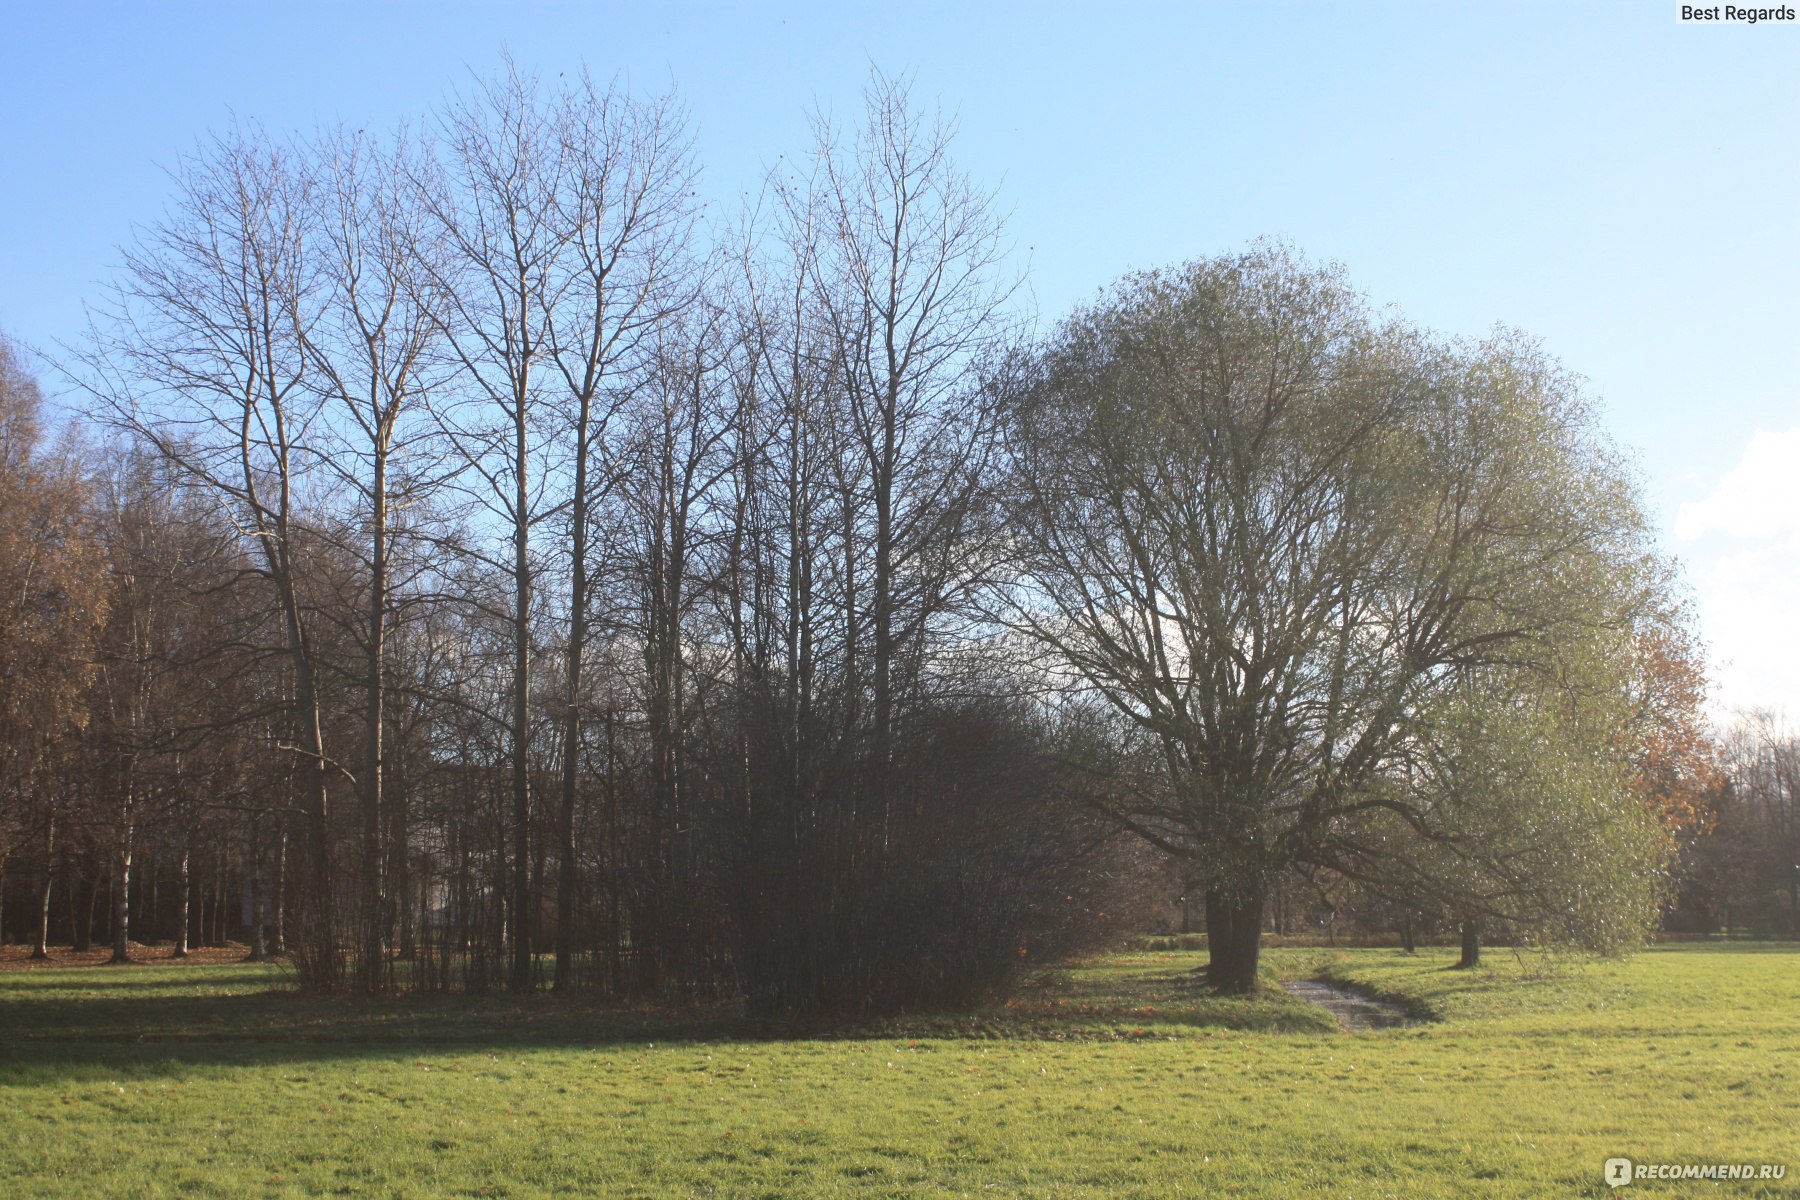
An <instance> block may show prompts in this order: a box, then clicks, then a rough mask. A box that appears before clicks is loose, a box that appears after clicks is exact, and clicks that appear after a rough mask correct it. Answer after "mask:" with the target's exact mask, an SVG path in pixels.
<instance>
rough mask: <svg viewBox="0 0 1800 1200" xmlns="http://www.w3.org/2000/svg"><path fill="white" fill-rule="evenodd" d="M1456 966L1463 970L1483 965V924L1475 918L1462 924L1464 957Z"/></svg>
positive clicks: (1457, 961) (1458, 960)
mask: <svg viewBox="0 0 1800 1200" xmlns="http://www.w3.org/2000/svg"><path fill="white" fill-rule="evenodd" d="M1456 965H1457V967H1458V969H1461V970H1466V969H1468V968H1470V967H1479V966H1480V965H1481V923H1480V922H1479V921H1476V920H1474V919H1473V918H1470V919H1467V920H1464V921H1463V923H1462V957H1461V958H1459V959H1457V960H1456Z"/></svg>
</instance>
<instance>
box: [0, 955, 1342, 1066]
mask: <svg viewBox="0 0 1800 1200" xmlns="http://www.w3.org/2000/svg"><path fill="white" fill-rule="evenodd" d="M286 979H287V977H286V976H285V974H284V973H283V972H282V970H281V968H279V967H276V966H269V965H261V966H248V965H245V966H220V967H208V968H203V969H200V970H193V969H180V968H177V969H170V970H167V971H161V972H155V973H151V972H108V973H104V974H102V973H100V972H99V971H98V969H91V968H81V969H75V970H67V971H57V972H41V973H23V972H21V973H17V974H10V973H9V974H8V975H5V976H0V1075H9V1074H13V1073H14V1072H15V1071H16V1070H17V1069H19V1068H22V1067H25V1066H26V1065H27V1064H34V1065H36V1066H37V1067H39V1068H49V1067H51V1066H53V1065H55V1064H58V1063H61V1064H66V1065H69V1066H71V1067H73V1066H76V1065H78V1064H83V1063H87V1064H101V1063H119V1062H122V1061H130V1062H132V1063H136V1064H140V1065H145V1066H147V1065H148V1064H150V1063H152V1062H155V1061H162V1060H166V1061H169V1062H172V1063H181V1064H184V1065H192V1064H194V1063H197V1062H202V1061H209V1062H232V1063H253V1062H259V1063H288V1062H301V1061H307V1060H313V1059H323V1058H343V1057H361V1056H370V1057H378V1058H392V1057H404V1056H406V1055H407V1054H408V1053H413V1052H416V1051H420V1050H425V1049H442V1048H465V1049H468V1050H484V1049H485V1050H492V1049H499V1048H505V1047H535V1048H559V1047H560V1048H569V1049H579V1048H595V1049H598V1048H604V1047H617V1046H628V1045H635V1044H648V1043H659V1042H662V1043H668V1042H730V1041H737V1042H759V1041H795V1040H806V1041H818V1040H857V1041H866V1040H885V1039H947V1040H1011V1041H1105V1040H1116V1041H1125V1040H1132V1039H1140V1038H1162V1037H1169V1036H1176V1035H1177V1032H1178V1031H1181V1030H1187V1031H1193V1030H1195V1029H1197V1028H1225V1029H1232V1030H1244V1031H1263V1032H1317V1031H1322V1030H1325V1029H1327V1028H1329V1027H1330V1022H1329V1019H1328V1018H1325V1019H1322V1018H1321V1016H1320V1013H1319V1011H1318V1010H1317V1008H1316V1006H1313V1005H1309V1004H1305V1003H1302V1002H1298V1001H1295V1000H1294V999H1293V998H1292V997H1289V996H1287V995H1286V994H1285V993H1282V992H1281V991H1280V990H1279V989H1273V988H1271V989H1265V990H1262V991H1259V992H1258V993H1256V994H1255V995H1252V996H1221V995H1218V994H1216V993H1214V992H1212V991H1211V990H1210V989H1209V988H1207V987H1206V985H1205V983H1204V981H1203V979H1202V978H1201V977H1200V976H1199V975H1197V974H1196V973H1195V972H1194V971H1192V970H1171V969H1170V968H1169V964H1167V963H1166V962H1163V961H1152V962H1142V961H1140V962H1138V963H1136V964H1135V965H1130V966H1120V965H1118V964H1117V963H1105V964H1100V965H1090V966H1085V967H1083V966H1078V967H1074V968H1070V969H1066V970H1061V971H1056V972H1051V973H1048V974H1047V975H1045V976H1042V977H1040V978H1039V979H1038V980H1036V981H1034V982H1033V983H1032V984H1031V985H1030V986H1028V987H1027V988H1026V989H1024V990H1023V991H1022V992H1021V993H1020V994H1019V995H1018V996H1015V997H1014V998H1012V999H1010V1000H1007V1001H1005V1002H1004V1003H998V1002H997V1003H994V1004H990V1005H985V1006H981V1007H979V1008H976V1009H974V1010H970V1011H962V1012H945V1013H917V1014H909V1015H906V1016H898V1017H882V1018H875V1019H868V1020H858V1021H843V1020H837V1021H829V1020H806V1021H800V1020H768V1019H752V1018H748V1017H745V1016H744V1015H742V1014H741V1013H740V1012H739V1011H738V1010H737V1009H736V1008H735V1007H734V1006H731V1005H726V1004H711V1005H705V1004H691V1005H685V1006H676V1005H641V1006H635V1007H631V1006H624V1005H619V1004H616V1003H602V1002H598V1001H595V1000H592V999H587V998H574V999H570V998H565V997H560V996H553V995H537V996H532V997H527V998H516V997H490V998H475V997H468V996H461V995H449V996H445V995H423V994H413V995H404V996H400V997H395V998H384V999H371V998H367V997H359V996H328V997H321V996H308V995H304V994H301V993H299V992H296V991H294V990H292V988H291V987H288V986H285V983H286ZM126 1047H129V1048H130V1049H129V1052H122V1051H123V1050H124V1048H126Z"/></svg>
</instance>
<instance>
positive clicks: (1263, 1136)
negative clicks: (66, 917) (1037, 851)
mask: <svg viewBox="0 0 1800 1200" xmlns="http://www.w3.org/2000/svg"><path fill="white" fill-rule="evenodd" d="M1490 954H1491V956H1492V963H1493V965H1492V966H1491V968H1489V969H1487V970H1484V971H1479V972H1474V973H1468V972H1456V971H1450V970H1447V969H1445V968H1446V967H1447V966H1448V964H1449V963H1450V961H1451V959H1452V957H1453V956H1452V955H1450V954H1448V953H1447V952H1427V953H1424V954H1421V955H1420V956H1419V957H1417V958H1407V957H1405V956H1402V955H1400V954H1398V953H1397V952H1395V951H1391V950H1371V951H1353V952H1343V953H1339V954H1325V953H1322V952H1318V951H1300V950H1280V951H1274V952H1272V953H1271V954H1270V956H1269V957H1270V963H1271V967H1272V969H1274V970H1275V971H1278V972H1281V973H1284V974H1295V975H1298V974H1306V975H1317V974H1320V973H1328V974H1330V975H1331V976H1332V977H1334V978H1338V979H1340V980H1347V981H1351V982H1355V983H1358V984H1361V985H1363V986H1367V987H1373V988H1375V989H1377V990H1380V991H1382V992H1384V993H1386V994H1389V995H1394V996H1399V997H1404V998H1407V999H1408V1000H1409V1001H1410V1002H1411V1003H1413V1004H1416V1005H1419V1006H1422V1007H1429V1008H1430V1009H1431V1010H1433V1011H1434V1012H1436V1013H1437V1014H1439V1016H1440V1017H1441V1019H1439V1020H1435V1021H1432V1022H1430V1023H1427V1024H1422V1025H1418V1026H1413V1027H1409V1028H1404V1029H1395V1030H1388V1031H1381V1032H1370V1033H1360V1034H1352V1035H1345V1034H1340V1033H1336V1032H1332V1030H1333V1028H1334V1027H1333V1025H1332V1023H1331V1021H1330V1020H1329V1018H1327V1017H1325V1016H1324V1015H1323V1014H1322V1013H1320V1012H1319V1011H1318V1010H1315V1009H1312V1008H1310V1007H1308V1006H1304V1005H1301V1004H1299V1003H1298V1002H1295V1001H1293V1000H1291V999H1289V998H1287V997H1285V996H1282V995H1279V994H1273V993H1269V994H1263V995H1259V996H1257V997H1253V998H1250V999H1247V1000H1245V999H1237V998H1221V997H1213V996H1210V995H1208V994H1206V993H1205V992H1204V990H1203V989H1201V988H1200V987H1199V986H1198V985H1197V983H1196V981H1195V980H1194V977H1193V970H1194V968H1195V967H1196V966H1197V965H1198V964H1199V962H1200V961H1201V958H1202V956H1201V955H1198V954H1195V953H1189V952H1165V953H1140V954H1133V955H1129V956H1120V957H1116V958H1112V959H1105V960H1100V961H1098V962H1095V963H1093V964H1089V965H1087V966H1083V967H1080V968H1075V969H1071V970H1069V971H1066V972H1064V973H1062V974H1061V976H1060V977H1059V978H1053V979H1052V980H1050V981H1049V982H1048V983H1047V985H1046V986H1042V987H1039V988H1036V989H1032V990H1029V991H1027V992H1026V993H1025V994H1024V995H1022V996H1021V997H1020V998H1018V999H1017V1000H1015V1001H1014V1002H1013V1003H1012V1004H1011V1005H1009V1006H1004V1007H997V1008H995V1009H992V1010H990V1011H986V1012H983V1013H979V1014H973V1015H965V1016H955V1017H952V1016H937V1017H921V1018H915V1019H909V1020H907V1021H899V1022H887V1023H884V1024H882V1025H881V1026H878V1027H865V1028H863V1029H859V1030H850V1031H844V1030H837V1031H831V1032H829V1033H828V1034H824V1035H822V1034H820V1033H818V1032H816V1031H815V1032H814V1033H813V1034H812V1035H810V1036H805V1037H801V1036H798V1035H789V1036H781V1034H782V1031H780V1030H773V1029H769V1028H762V1029H756V1030H746V1029H744V1028H742V1027H740V1026H733V1025H732V1024H731V1023H730V1019H729V1014H725V1013H703V1014H699V1015H698V1016H696V1015H695V1014H687V1013H669V1012H662V1011H655V1010H646V1011H640V1012H632V1013H617V1012H608V1011H605V1010H600V1009H593V1008H587V1007H583V1006H575V1005H565V1004H561V1003H560V1002H557V1001H555V1000H552V999H549V998H545V999H542V1000H537V1001H532V1002H530V1003H525V1004H519V1003H514V1002H508V1001H504V1000H495V1001H489V1002H485V1003H480V1004H469V1003H465V1002H460V1001H449V1002H446V1001H418V1000H405V1001H400V1002H397V1003H383V1004H373V1003H366V1002H357V1001H350V1002H320V1001H309V1000H303V999H300V998H297V997H293V996H289V995H284V994H281V993H279V992H271V991H270V988H271V986H272V985H274V986H279V985H280V983H281V978H282V977H281V976H280V974H279V972H278V971H276V970H274V969H270V968H251V967H195V968H131V969H123V970H114V971H110V972H109V971H107V970H105V969H102V968H89V969H84V970H75V971H44V972H32V973H24V972H20V973H6V974H0V1022H4V1025H3V1026H0V1039H3V1041H0V1084H3V1085H4V1102H5V1103H4V1108H3V1109H0V1194H3V1195H7V1196H37V1195H70V1196H76V1195H79V1196H162V1195H169V1196H173V1195H200V1196H231V1197H238V1196H270V1197H274V1196H290V1195H291V1196H300V1195H371V1196H440V1195H442V1196H478V1195H488V1196H511V1197H524V1196H551V1195H567V1196H643V1197H664V1196H720V1197H737V1196H771V1197H773V1196H914V1195H919V1196H938V1195H943V1196H950V1195H969V1196H992V1195H1017V1196H1070V1197H1100V1196H1142V1197H1166V1196H1186V1195H1201V1194H1206V1195H1212V1194H1219V1195H1235V1196H1257V1197H1262V1196H1267V1197H1278V1196H1279V1197H1288V1196H1297V1195H1309V1194H1320V1195H1335V1196H1356V1197H1379V1196H1415V1195H1418V1196H1439V1195H1442V1196H1470V1195H1473V1196H1518V1197H1528V1196H1530V1197H1535V1196H1567V1195H1588V1196H1597V1195H1600V1194H1602V1193H1604V1192H1605V1191H1606V1189H1605V1188H1604V1186H1603V1185H1602V1184H1601V1180H1600V1167H1601V1163H1602V1162H1603V1160H1604V1159H1606V1158H1607V1157H1609V1156H1612V1155H1615V1154H1626V1155H1629V1156H1631V1157H1634V1158H1638V1159H1640V1160H1652V1161H1655V1160H1670V1161H1687V1160H1693V1161H1728V1162H1764V1161H1767V1162H1787V1163H1788V1164H1789V1167H1790V1176H1793V1175H1796V1174H1800V1152H1797V1151H1796V1146H1797V1145H1800V1142H1797V1141H1796V1138H1795V1133H1794V1130H1795V1128H1796V1125H1797V1124H1800V951H1797V950H1796V949H1794V948H1787V947H1783V948H1779V949H1774V948H1769V949H1765V950H1764V951H1763V952H1752V951H1750V950H1748V949H1744V948H1738V947H1732V948H1728V949H1727V948H1715V947H1705V946H1684V947H1670V948H1665V949H1659V950H1655V951H1651V952H1649V953H1646V954H1642V955H1639V956H1637V957H1636V958H1634V959H1631V960H1628V961H1625V962H1622V963H1602V964H1585V963H1564V964H1552V965H1553V966H1555V969H1554V970H1546V969H1545V968H1546V964H1544V963H1542V962H1540V961H1538V960H1534V959H1529V958H1527V959H1523V960H1515V959H1514V958H1513V957H1512V956H1511V955H1510V952H1506V951H1492V952H1490ZM139 1038H142V1039H143V1040H141V1041H139V1040H138V1039H139ZM1694 1186H1695V1185H1692V1184H1680V1183H1668V1184H1654V1183H1643V1184H1638V1185H1634V1194H1636V1192H1638V1191H1640V1190H1641V1191H1642V1192H1644V1193H1652V1192H1657V1193H1660V1194H1664V1195H1671V1196H1673V1195H1687V1194H1691V1192H1690V1191H1684V1190H1683V1189H1684V1188H1688V1189H1692V1188H1693V1187H1694ZM1794 1187H1795V1180H1794V1179H1793V1178H1790V1179H1788V1180H1786V1181H1784V1182H1783V1183H1781V1184H1778V1185H1776V1184H1761V1183H1752V1184H1744V1183H1732V1184H1724V1185H1720V1187H1719V1188H1718V1189H1716V1190H1717V1191H1718V1193H1720V1194H1730V1195H1764V1194H1766V1195H1776V1194H1789V1192H1791V1191H1792V1190H1793V1189H1794ZM1784 1189H1785V1190H1784Z"/></svg>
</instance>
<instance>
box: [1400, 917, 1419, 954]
mask: <svg viewBox="0 0 1800 1200" xmlns="http://www.w3.org/2000/svg"><path fill="white" fill-rule="evenodd" d="M1400 948H1401V949H1402V950H1404V951H1406V953H1408V954H1412V953H1414V952H1415V951H1417V950H1418V948H1419V945H1418V939H1417V938H1416V936H1415V935H1414V933H1413V915H1412V914H1411V913H1407V914H1406V915H1405V916H1403V917H1401V918H1400Z"/></svg>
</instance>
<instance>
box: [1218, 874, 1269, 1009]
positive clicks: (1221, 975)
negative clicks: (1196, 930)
mask: <svg viewBox="0 0 1800 1200" xmlns="http://www.w3.org/2000/svg"><path fill="white" fill-rule="evenodd" d="M1266 903H1267V894H1266V892H1265V891H1264V890H1263V889H1262V888H1261V887H1260V886H1247V887H1242V888H1238V889H1234V890H1231V891H1225V890H1222V889H1218V888H1211V889H1208V891H1207V893H1206V945H1207V950H1208V953H1209V958H1210V961H1209V962H1208V963H1207V964H1206V977H1207V980H1208V982H1210V983H1211V984H1212V985H1213V987H1214V988H1216V989H1217V990H1219V991H1221V992H1236V993H1247V992H1253V991H1255V990H1256V970H1257V966H1258V964H1259V962H1260V959H1261V953H1262V918H1263V908H1264V906H1265V904H1266Z"/></svg>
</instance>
